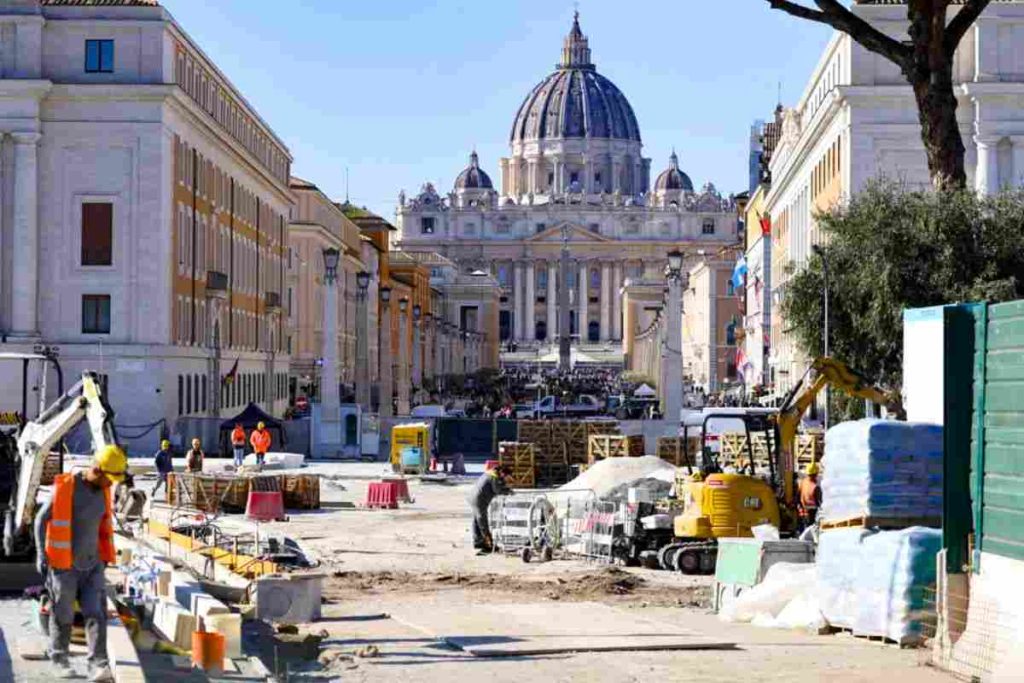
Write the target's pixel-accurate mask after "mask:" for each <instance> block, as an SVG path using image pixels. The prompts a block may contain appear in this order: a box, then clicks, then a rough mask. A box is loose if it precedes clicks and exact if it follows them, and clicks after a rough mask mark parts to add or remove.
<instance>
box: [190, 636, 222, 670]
mask: <svg viewBox="0 0 1024 683" xmlns="http://www.w3.org/2000/svg"><path fill="white" fill-rule="evenodd" d="M192 666H198V667H199V668H200V669H202V670H203V671H207V672H210V673H221V672H222V671H223V670H224V636H223V635H222V634H220V633H210V632H208V631H193V632H192Z"/></svg>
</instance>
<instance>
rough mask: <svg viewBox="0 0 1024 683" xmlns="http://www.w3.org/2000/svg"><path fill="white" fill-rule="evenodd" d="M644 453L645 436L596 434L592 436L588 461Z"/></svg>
mask: <svg viewBox="0 0 1024 683" xmlns="http://www.w3.org/2000/svg"><path fill="white" fill-rule="evenodd" d="M643 454H644V437H642V436H623V435H621V434H617V435H606V434H595V435H593V436H591V437H590V440H589V442H588V448H587V461H588V462H590V463H594V462H596V461H598V460H604V459H605V458H638V457H641V456H643Z"/></svg>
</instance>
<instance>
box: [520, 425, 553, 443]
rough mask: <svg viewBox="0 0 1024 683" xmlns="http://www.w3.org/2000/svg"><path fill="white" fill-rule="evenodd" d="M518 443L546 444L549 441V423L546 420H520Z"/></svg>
mask: <svg viewBox="0 0 1024 683" xmlns="http://www.w3.org/2000/svg"><path fill="white" fill-rule="evenodd" d="M517 438H518V442H519V443H539V444H547V443H548V442H550V441H551V423H550V422H549V421H548V420H520V421H519V432H518V437H517Z"/></svg>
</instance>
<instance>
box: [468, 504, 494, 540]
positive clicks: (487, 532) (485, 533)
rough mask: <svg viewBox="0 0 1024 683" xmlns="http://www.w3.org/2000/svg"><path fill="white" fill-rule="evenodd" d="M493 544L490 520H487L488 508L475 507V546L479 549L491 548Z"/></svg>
mask: <svg viewBox="0 0 1024 683" xmlns="http://www.w3.org/2000/svg"><path fill="white" fill-rule="evenodd" d="M493 546H494V543H493V541H492V540H491V527H490V522H489V521H488V520H487V508H474V509H473V547H474V548H476V549H477V550H491V549H492V548H493Z"/></svg>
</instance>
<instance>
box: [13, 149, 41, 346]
mask: <svg viewBox="0 0 1024 683" xmlns="http://www.w3.org/2000/svg"><path fill="white" fill-rule="evenodd" d="M11 137H12V138H13V139H14V197H13V199H14V212H13V225H12V228H13V229H12V231H11V234H12V239H11V250H12V252H13V254H12V258H11V263H12V265H13V267H14V272H13V274H12V282H11V286H12V289H13V291H14V293H15V295H14V296H13V297H11V336H14V337H22V338H31V337H38V336H39V321H38V317H37V310H38V308H37V301H36V299H37V292H38V287H39V201H38V190H39V171H38V162H37V149H38V147H37V145H38V143H39V138H40V137H41V136H40V135H39V133H12V134H11Z"/></svg>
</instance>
